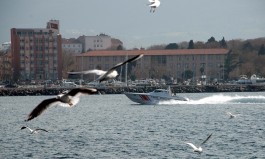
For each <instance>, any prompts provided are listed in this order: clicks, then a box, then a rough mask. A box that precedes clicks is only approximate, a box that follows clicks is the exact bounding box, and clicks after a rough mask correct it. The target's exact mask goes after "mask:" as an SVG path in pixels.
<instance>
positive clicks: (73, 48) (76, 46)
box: [62, 39, 82, 54]
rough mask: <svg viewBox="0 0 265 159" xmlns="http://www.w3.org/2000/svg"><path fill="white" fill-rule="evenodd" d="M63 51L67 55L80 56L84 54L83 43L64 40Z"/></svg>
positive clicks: (74, 40)
mask: <svg viewBox="0 0 265 159" xmlns="http://www.w3.org/2000/svg"><path fill="white" fill-rule="evenodd" d="M62 49H63V51H64V52H66V53H73V54H80V53H82V43H80V42H79V41H78V40H76V39H63V40H62Z"/></svg>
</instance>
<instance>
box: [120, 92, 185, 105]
mask: <svg viewBox="0 0 265 159" xmlns="http://www.w3.org/2000/svg"><path fill="white" fill-rule="evenodd" d="M124 94H125V95H126V96H127V97H128V98H129V99H130V100H131V101H133V102H136V103H139V104H146V105H153V104H158V103H159V102H162V101H169V100H179V101H187V99H186V98H183V97H180V96H156V95H152V94H149V93H124Z"/></svg>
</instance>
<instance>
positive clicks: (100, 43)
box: [78, 34, 112, 52]
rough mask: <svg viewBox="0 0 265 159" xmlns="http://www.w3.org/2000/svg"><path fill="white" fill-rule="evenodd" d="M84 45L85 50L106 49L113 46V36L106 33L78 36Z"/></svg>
mask: <svg viewBox="0 0 265 159" xmlns="http://www.w3.org/2000/svg"><path fill="white" fill-rule="evenodd" d="M78 39H79V41H80V42H81V43H82V45H83V52H87V51H91V50H106V49H109V48H111V46H112V43H111V37H110V36H108V35H105V34H100V35H97V36H81V37H79V38H78Z"/></svg>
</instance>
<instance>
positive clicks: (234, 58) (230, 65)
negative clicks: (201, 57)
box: [224, 50, 241, 79]
mask: <svg viewBox="0 0 265 159" xmlns="http://www.w3.org/2000/svg"><path fill="white" fill-rule="evenodd" d="M240 64H241V62H240V60H239V55H238V54H235V53H233V52H232V51H231V50H230V51H229V52H228V54H227V57H226V59H225V65H224V73H225V74H224V79H228V77H229V74H230V72H232V71H233V70H234V69H235V68H237V67H238V66H239V65H240Z"/></svg>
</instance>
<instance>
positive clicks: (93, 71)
mask: <svg viewBox="0 0 265 159" xmlns="http://www.w3.org/2000/svg"><path fill="white" fill-rule="evenodd" d="M106 72H107V71H103V70H97V69H94V70H87V71H81V72H67V73H68V74H89V73H92V74H96V75H99V76H101V75H104V74H105V73H106Z"/></svg>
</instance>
